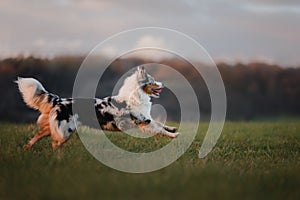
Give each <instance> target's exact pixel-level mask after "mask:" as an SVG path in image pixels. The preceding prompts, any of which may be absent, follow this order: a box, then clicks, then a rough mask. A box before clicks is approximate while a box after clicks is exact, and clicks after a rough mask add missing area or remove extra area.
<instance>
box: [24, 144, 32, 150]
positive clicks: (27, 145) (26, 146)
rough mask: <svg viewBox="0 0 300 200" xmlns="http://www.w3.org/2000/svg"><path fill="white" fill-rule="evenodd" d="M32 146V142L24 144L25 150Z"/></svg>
mask: <svg viewBox="0 0 300 200" xmlns="http://www.w3.org/2000/svg"><path fill="white" fill-rule="evenodd" d="M30 148H31V145H30V144H25V145H24V146H23V150H24V151H26V150H28V149H30Z"/></svg>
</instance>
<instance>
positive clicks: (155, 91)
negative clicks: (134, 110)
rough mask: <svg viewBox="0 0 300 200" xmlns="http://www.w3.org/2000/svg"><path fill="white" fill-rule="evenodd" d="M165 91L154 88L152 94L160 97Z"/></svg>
mask: <svg viewBox="0 0 300 200" xmlns="http://www.w3.org/2000/svg"><path fill="white" fill-rule="evenodd" d="M162 90H163V88H162V87H160V88H152V94H154V95H155V96H159V93H161V92H162Z"/></svg>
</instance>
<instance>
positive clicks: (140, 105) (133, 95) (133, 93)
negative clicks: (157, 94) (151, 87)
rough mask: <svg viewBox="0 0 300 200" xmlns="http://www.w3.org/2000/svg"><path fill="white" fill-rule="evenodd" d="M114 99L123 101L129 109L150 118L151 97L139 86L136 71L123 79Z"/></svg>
mask: <svg viewBox="0 0 300 200" xmlns="http://www.w3.org/2000/svg"><path fill="white" fill-rule="evenodd" d="M115 99H116V100H118V101H119V102H123V101H125V102H126V104H127V106H128V108H129V109H130V110H132V111H133V112H135V113H142V114H143V115H145V116H146V117H149V118H150V110H151V105H152V103H151V98H150V97H149V95H147V94H146V93H145V92H144V91H143V90H142V89H141V88H140V85H139V83H138V81H137V73H134V74H132V75H131V76H130V77H128V78H126V79H125V81H124V84H123V86H122V87H121V88H120V90H119V93H118V95H117V96H116V97H115Z"/></svg>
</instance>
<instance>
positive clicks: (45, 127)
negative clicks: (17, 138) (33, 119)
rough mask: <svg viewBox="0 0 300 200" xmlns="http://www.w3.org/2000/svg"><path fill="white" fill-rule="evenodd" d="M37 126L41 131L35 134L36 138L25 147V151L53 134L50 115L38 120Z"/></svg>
mask: <svg viewBox="0 0 300 200" xmlns="http://www.w3.org/2000/svg"><path fill="white" fill-rule="evenodd" d="M37 124H38V125H39V127H40V131H39V132H38V133H37V134H35V136H34V137H33V138H32V139H31V140H30V141H29V142H28V143H27V144H26V145H24V146H23V149H24V150H27V149H30V148H31V146H32V145H34V143H36V142H37V141H38V140H39V139H41V138H43V137H45V136H48V135H50V134H51V131H50V126H49V116H48V114H41V115H40V116H39V118H38V120H37Z"/></svg>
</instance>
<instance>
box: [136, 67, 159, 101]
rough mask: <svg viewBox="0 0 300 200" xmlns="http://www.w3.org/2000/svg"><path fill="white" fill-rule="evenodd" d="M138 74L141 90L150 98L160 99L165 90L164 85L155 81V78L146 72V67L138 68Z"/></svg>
mask: <svg viewBox="0 0 300 200" xmlns="http://www.w3.org/2000/svg"><path fill="white" fill-rule="evenodd" d="M137 74H138V76H137V77H138V83H139V86H140V88H141V89H142V90H143V91H144V92H145V93H146V94H147V95H149V96H150V97H154V98H158V97H159V94H160V93H161V92H162V89H163V88H164V86H163V84H162V83H161V82H158V81H155V80H154V78H153V77H152V76H151V75H150V74H148V73H147V72H146V70H145V68H144V67H138V68H137Z"/></svg>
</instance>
